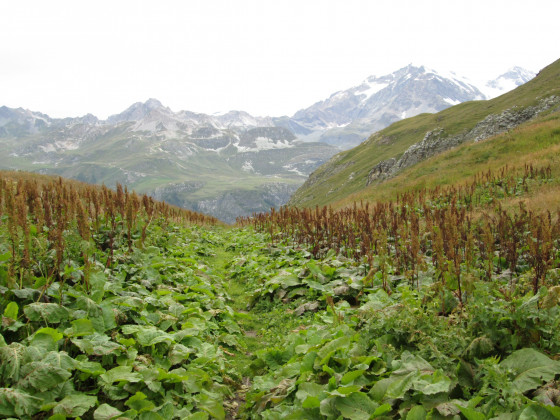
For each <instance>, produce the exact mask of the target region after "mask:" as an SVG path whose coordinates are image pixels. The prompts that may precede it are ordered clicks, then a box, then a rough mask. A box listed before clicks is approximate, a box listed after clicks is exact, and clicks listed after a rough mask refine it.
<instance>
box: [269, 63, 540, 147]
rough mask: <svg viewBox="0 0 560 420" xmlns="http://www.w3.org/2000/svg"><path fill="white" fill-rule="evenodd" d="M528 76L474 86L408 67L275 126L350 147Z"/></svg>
mask: <svg viewBox="0 0 560 420" xmlns="http://www.w3.org/2000/svg"><path fill="white" fill-rule="evenodd" d="M533 77H534V73H532V72H529V71H527V70H524V69H522V68H520V67H514V68H512V69H510V70H509V71H508V72H506V73H504V74H503V75H501V76H499V77H498V78H496V79H494V80H492V81H489V82H485V83H482V84H476V83H474V82H472V81H469V80H468V79H466V78H464V77H461V76H458V75H456V74H455V73H453V72H446V73H445V72H440V71H436V70H432V69H429V68H427V67H425V66H414V65H412V64H410V65H408V66H406V67H403V68H401V69H399V70H397V71H395V72H393V73H391V74H387V75H384V76H380V77H376V76H370V77H368V78H367V79H365V80H364V81H363V82H362V83H360V84H359V85H357V86H354V87H351V88H349V89H347V90H344V91H340V92H336V93H334V94H333V95H331V96H330V97H329V98H327V99H325V100H323V101H320V102H317V103H315V104H314V105H312V106H310V107H308V108H305V109H302V110H300V111H298V112H296V113H295V114H294V115H293V116H292V118H291V119H290V120H289V122H286V121H281V122H277V124H283V125H284V126H286V127H288V128H290V129H291V130H293V131H294V132H295V133H296V134H298V135H299V137H300V138H302V139H309V140H314V141H321V142H324V143H328V144H333V145H336V146H338V147H340V148H341V149H349V148H351V147H354V146H356V145H358V144H359V143H361V142H362V141H363V140H365V139H366V138H367V137H369V135H370V134H371V133H373V132H376V131H379V130H381V129H383V128H385V127H388V126H389V125H391V124H392V123H394V122H396V121H399V120H402V119H404V118H409V117H413V116H416V115H418V114H422V113H426V112H428V113H434V112H439V111H442V110H444V109H446V108H449V107H450V106H453V105H457V104H459V103H462V102H466V101H472V100H481V99H490V98H493V97H496V96H498V95H501V94H503V93H505V92H507V91H509V90H511V89H513V88H515V87H516V86H519V85H521V84H523V83H525V82H527V81H528V80H530V79H532V78H533Z"/></svg>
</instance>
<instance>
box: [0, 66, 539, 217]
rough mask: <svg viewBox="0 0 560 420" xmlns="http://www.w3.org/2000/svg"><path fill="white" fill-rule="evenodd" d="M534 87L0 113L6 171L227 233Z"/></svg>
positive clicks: (408, 83)
mask: <svg viewBox="0 0 560 420" xmlns="http://www.w3.org/2000/svg"><path fill="white" fill-rule="evenodd" d="M532 76H533V75H532V74H531V73H530V72H527V71H525V70H523V69H520V68H514V69H512V70H510V71H508V72H507V73H504V74H503V75H502V76H500V77H498V78H497V79H495V80H493V81H491V82H488V83H487V84H486V85H485V86H483V87H480V88H477V87H476V86H475V85H473V84H472V83H469V82H468V81H467V80H465V79H462V78H460V77H458V76H456V75H454V74H441V73H438V72H435V71H433V70H429V69H426V68H425V67H423V66H420V67H415V66H412V65H409V66H407V67H405V68H402V69H400V70H398V71H396V72H394V73H392V74H390V75H386V76H382V77H374V76H371V77H369V78H367V79H366V80H365V81H364V82H363V83H361V84H359V85H357V86H355V87H352V88H350V89H347V90H345V91H342V92H337V93H335V94H333V95H331V96H330V97H329V98H328V99H326V100H324V101H320V102H317V103H316V104H314V105H312V106H310V107H308V108H306V109H302V110H300V111H298V112H297V113H295V114H294V115H293V116H292V117H254V116H252V115H250V114H248V113H246V112H243V111H231V112H228V113H225V114H221V115H207V114H200V113H194V112H190V111H179V112H173V111H172V110H171V109H169V108H168V107H166V106H164V105H162V104H161V103H160V102H159V101H158V100H156V99H149V100H147V101H146V102H143V103H142V102H138V103H135V104H133V105H131V106H130V107H129V108H127V109H126V110H124V111H123V112H121V113H120V114H116V115H112V116H110V117H109V118H107V120H99V119H98V118H97V117H95V116H94V115H91V114H88V115H85V116H83V117H79V118H64V119H56V118H50V117H49V116H48V115H45V114H42V113H40V112H33V111H29V110H26V109H22V108H17V109H12V108H8V107H5V106H4V107H0V144H1V146H2V149H3V151H4V153H2V154H1V155H0V168H2V169H23V170H30V171H36V172H41V173H50V174H60V175H63V176H65V177H70V178H74V179H78V180H82V181H86V182H91V183H98V184H99V183H105V184H106V185H109V186H113V185H115V183H116V182H120V183H123V184H126V185H128V186H129V188H134V189H135V190H136V191H138V192H141V193H148V194H151V195H153V196H154V197H156V198H158V199H162V200H166V201H168V202H169V203H171V204H175V205H178V206H181V207H185V208H189V209H192V210H196V211H202V212H205V213H208V214H211V215H213V216H216V217H218V218H220V219H222V220H224V221H226V222H233V221H235V218H236V217H237V216H247V215H250V214H252V213H253V212H261V211H268V210H269V209H270V207H278V206H280V205H282V204H284V203H286V202H287V200H288V199H289V197H290V196H291V194H292V193H293V192H294V191H295V190H296V189H297V188H298V187H299V186H300V185H301V184H302V183H303V182H304V181H305V179H306V178H307V176H308V175H309V174H310V173H311V172H312V171H313V170H314V169H316V168H317V167H318V166H319V165H321V164H322V163H324V162H326V161H327V160H328V159H329V158H330V157H331V156H333V155H334V154H335V153H337V152H338V151H340V149H341V148H349V147H352V146H354V145H356V144H358V143H360V142H361V141H362V140H364V139H365V138H367V137H368V136H369V135H370V134H371V133H373V132H375V131H377V130H379V129H381V128H384V127H386V126H388V125H389V124H391V123H392V122H394V121H397V120H399V119H403V118H407V117H410V116H413V115H416V114H419V113H424V112H436V111H439V110H441V109H444V108H446V107H449V106H451V105H453V104H456V103H459V102H464V101H469V100H475V99H484V98H487V97H489V95H494V96H495V95H497V94H499V93H500V92H504V91H506V90H507V89H510V88H511V87H514V86H517V85H519V84H521V83H524V82H525V81H526V80H527V79H529V78H531V77H532Z"/></svg>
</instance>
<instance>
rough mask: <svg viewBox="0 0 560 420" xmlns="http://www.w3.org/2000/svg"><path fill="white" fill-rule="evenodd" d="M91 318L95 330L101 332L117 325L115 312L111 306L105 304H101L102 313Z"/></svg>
mask: <svg viewBox="0 0 560 420" xmlns="http://www.w3.org/2000/svg"><path fill="white" fill-rule="evenodd" d="M90 319H91V323H92V324H93V327H94V328H95V331H97V332H98V333H101V334H103V333H104V332H105V331H107V330H111V329H113V328H116V326H117V323H116V321H115V312H113V309H112V308H111V307H109V306H108V305H105V304H101V315H100V316H97V317H95V318H90Z"/></svg>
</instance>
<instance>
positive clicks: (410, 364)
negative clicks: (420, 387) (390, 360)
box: [393, 351, 434, 375]
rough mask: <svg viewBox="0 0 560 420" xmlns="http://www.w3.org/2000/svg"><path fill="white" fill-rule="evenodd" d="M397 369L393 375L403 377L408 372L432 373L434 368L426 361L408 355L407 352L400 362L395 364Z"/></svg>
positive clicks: (410, 354)
mask: <svg viewBox="0 0 560 420" xmlns="http://www.w3.org/2000/svg"><path fill="white" fill-rule="evenodd" d="M396 363H397V364H398V367H397V368H396V369H395V371H394V372H393V373H394V374H395V375H404V374H405V373H410V372H422V373H428V372H430V373H431V372H433V371H434V368H433V367H432V365H430V364H429V363H428V362H427V361H426V360H424V359H423V358H421V357H420V356H417V355H415V354H412V353H410V352H409V351H404V352H403V354H402V356H401V360H400V362H396Z"/></svg>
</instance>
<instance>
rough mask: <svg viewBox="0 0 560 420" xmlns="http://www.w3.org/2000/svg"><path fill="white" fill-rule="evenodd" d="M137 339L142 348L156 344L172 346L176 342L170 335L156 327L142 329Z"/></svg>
mask: <svg viewBox="0 0 560 420" xmlns="http://www.w3.org/2000/svg"><path fill="white" fill-rule="evenodd" d="M136 339H137V340H138V343H140V345H142V346H153V345H154V344H157V343H163V342H166V343H167V344H171V343H173V342H174V340H173V337H172V336H171V335H170V334H168V333H166V332H163V331H161V330H160V329H157V328H155V327H149V328H148V327H146V328H144V329H142V330H141V331H139V332H138V333H137V334H136Z"/></svg>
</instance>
